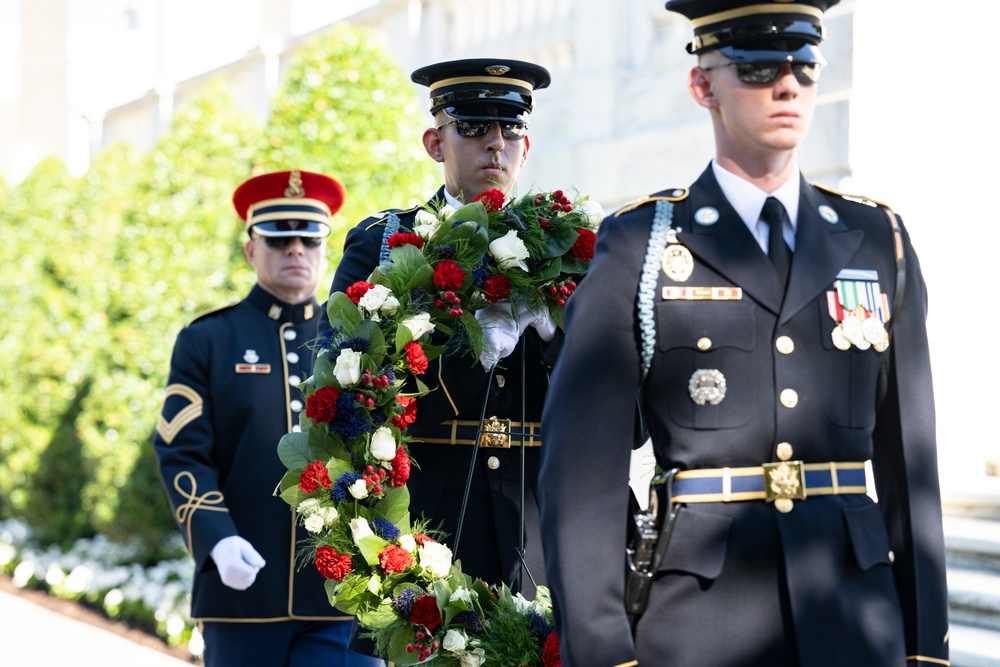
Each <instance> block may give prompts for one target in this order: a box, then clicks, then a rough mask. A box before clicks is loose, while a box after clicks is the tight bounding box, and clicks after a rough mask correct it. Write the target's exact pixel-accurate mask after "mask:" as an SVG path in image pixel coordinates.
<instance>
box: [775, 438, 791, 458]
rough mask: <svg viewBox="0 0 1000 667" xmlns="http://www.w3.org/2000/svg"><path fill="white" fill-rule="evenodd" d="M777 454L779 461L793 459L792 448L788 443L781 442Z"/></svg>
mask: <svg viewBox="0 0 1000 667" xmlns="http://www.w3.org/2000/svg"><path fill="white" fill-rule="evenodd" d="M776 453H777V455H778V460H779V461H788V460H789V459H791V458H792V446H791V445H790V444H788V443H787V442H779V443H778V448H777V450H776Z"/></svg>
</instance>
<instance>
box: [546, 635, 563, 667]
mask: <svg viewBox="0 0 1000 667" xmlns="http://www.w3.org/2000/svg"><path fill="white" fill-rule="evenodd" d="M542 667H562V660H561V659H560V658H559V635H558V634H556V633H555V632H550V633H549V636H548V637H546V638H545V643H544V644H543V645H542Z"/></svg>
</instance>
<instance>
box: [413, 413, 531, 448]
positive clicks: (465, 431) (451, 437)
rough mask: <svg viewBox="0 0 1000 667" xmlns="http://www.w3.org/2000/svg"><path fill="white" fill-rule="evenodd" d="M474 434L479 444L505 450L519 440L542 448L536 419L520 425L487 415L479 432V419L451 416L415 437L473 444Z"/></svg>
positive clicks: (431, 441)
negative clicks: (425, 432)
mask: <svg viewBox="0 0 1000 667" xmlns="http://www.w3.org/2000/svg"><path fill="white" fill-rule="evenodd" d="M477 436H478V437H479V446H480V447H499V448H501V449H507V448H509V447H520V446H521V443H522V442H523V443H524V446H525V447H541V445H542V425H541V424H540V423H539V422H524V425H523V426H522V424H521V422H515V421H511V420H509V419H498V418H497V417H490V418H489V419H487V420H486V421H484V422H483V430H482V432H481V433H480V430H479V422H478V421H463V420H460V419H452V420H451V421H446V422H442V423H441V425H440V426H438V427H436V428H434V429H433V430H432V431H430V433H429V434H428V435H427V436H420V437H417V438H414V440H416V441H418V442H429V443H432V444H439V445H474V444H476V437H477Z"/></svg>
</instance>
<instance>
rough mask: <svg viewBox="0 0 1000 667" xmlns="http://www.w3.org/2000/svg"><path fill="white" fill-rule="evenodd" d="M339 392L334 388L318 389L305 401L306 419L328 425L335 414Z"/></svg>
mask: <svg viewBox="0 0 1000 667" xmlns="http://www.w3.org/2000/svg"><path fill="white" fill-rule="evenodd" d="M339 396H340V391H339V390H338V389H337V388H336V387H329V386H327V387H320V388H319V389H317V390H316V393H314V394H313V395H312V396H310V397H309V398H307V399H306V417H309V419H314V420H316V421H318V422H326V423H327V424H329V423H330V422H331V421H333V417H334V416H335V415H336V414H337V398H338V397H339Z"/></svg>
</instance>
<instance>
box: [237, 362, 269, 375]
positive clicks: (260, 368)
mask: <svg viewBox="0 0 1000 667" xmlns="http://www.w3.org/2000/svg"><path fill="white" fill-rule="evenodd" d="M236 372H237V373H270V372H271V364H236Z"/></svg>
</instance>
